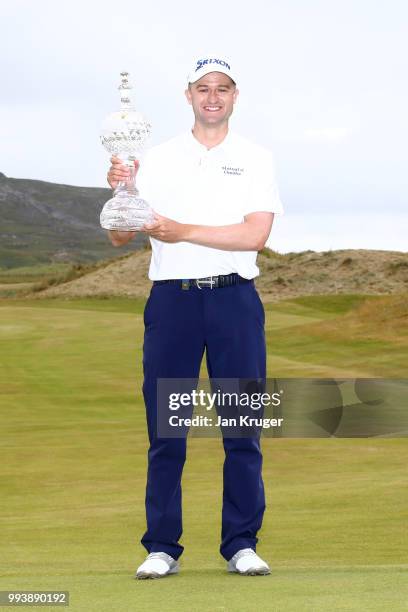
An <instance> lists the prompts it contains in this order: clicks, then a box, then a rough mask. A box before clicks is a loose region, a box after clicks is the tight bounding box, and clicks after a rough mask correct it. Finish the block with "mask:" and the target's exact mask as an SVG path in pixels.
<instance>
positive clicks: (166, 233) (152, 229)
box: [141, 212, 188, 242]
mask: <svg viewBox="0 0 408 612" xmlns="http://www.w3.org/2000/svg"><path fill="white" fill-rule="evenodd" d="M187 227H188V226H187V225H186V224H185V223H178V222H177V221H173V219H168V218H167V217H162V216H161V215H159V214H158V213H156V212H155V213H154V220H153V222H152V223H149V224H146V225H144V226H143V227H142V229H141V231H142V232H145V233H146V234H148V235H149V236H152V238H156V239H157V240H161V241H162V242H181V241H182V240H184V239H185V234H186V228H187Z"/></svg>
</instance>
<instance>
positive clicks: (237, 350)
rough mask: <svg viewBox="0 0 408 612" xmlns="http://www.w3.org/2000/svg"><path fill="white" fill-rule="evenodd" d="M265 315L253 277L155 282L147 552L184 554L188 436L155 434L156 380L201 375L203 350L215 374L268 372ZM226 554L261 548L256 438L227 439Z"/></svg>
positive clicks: (146, 359)
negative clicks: (192, 283) (209, 282)
mask: <svg viewBox="0 0 408 612" xmlns="http://www.w3.org/2000/svg"><path fill="white" fill-rule="evenodd" d="M264 322H265V314H264V309H263V306H262V303H261V300H260V298H259V296H258V293H257V291H256V289H255V286H254V283H253V281H250V282H248V283H245V284H239V285H233V286H230V287H223V288H217V289H210V288H209V287H203V288H202V289H199V288H197V287H190V289H188V290H182V289H181V286H180V285H178V284H172V283H167V284H160V285H153V287H152V290H151V293H150V296H149V298H148V301H147V303H146V307H145V311H144V323H145V335H144V346H143V371H144V383H143V394H144V399H145V405H146V417H147V427H148V433H149V441H150V447H149V451H148V473H147V486H146V518H147V530H146V533H145V534H144V535H143V538H142V540H141V542H142V544H143V545H144V547H145V548H146V549H147V551H148V552H149V553H150V552H160V551H163V552H166V553H167V554H169V555H171V556H172V557H173V558H174V559H177V558H178V557H179V556H180V555H181V553H182V552H183V546H181V545H180V544H179V539H180V537H181V534H182V509H181V476H182V471H183V466H184V462H185V459H186V438H159V437H158V436H157V422H156V421H157V413H156V404H157V379H158V378H198V376H199V372H200V365H201V361H202V358H203V355H204V352H205V353H206V360H207V369H208V374H209V376H210V378H211V377H214V378H258V379H259V378H261V379H263V378H265V377H266V348H265V333H264ZM223 445H224V451H225V461H224V468H223V485H224V490H223V508H222V531H221V547H220V552H221V554H222V556H223V557H224V558H225V559H226V560H229V559H230V558H231V557H232V556H233V555H234V554H235V553H236V552H237V551H238V550H240V549H242V548H253V549H256V543H257V541H258V539H257V537H256V534H257V531H258V530H259V529H260V527H261V524H262V518H263V514H264V511H265V495H264V485H263V481H262V474H261V471H262V454H261V450H260V441H259V438H257V437H254V438H226V437H225V436H224V437H223Z"/></svg>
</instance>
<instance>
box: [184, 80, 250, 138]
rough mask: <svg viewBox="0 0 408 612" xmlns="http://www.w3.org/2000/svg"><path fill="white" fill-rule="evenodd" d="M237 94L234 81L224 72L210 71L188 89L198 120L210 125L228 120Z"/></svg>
mask: <svg viewBox="0 0 408 612" xmlns="http://www.w3.org/2000/svg"><path fill="white" fill-rule="evenodd" d="M237 96H238V90H237V88H236V87H235V85H234V82H233V81H232V79H230V77H229V76H227V75H226V74H223V73H222V72H210V73H209V74H206V75H205V76H203V77H201V79H199V80H198V81H196V82H195V83H191V85H190V87H189V88H188V89H187V90H186V97H187V100H188V102H189V104H191V106H192V107H193V111H194V115H195V118H196V121H197V122H199V123H201V124H202V125H204V126H208V127H209V126H216V125H221V124H222V123H226V122H228V119H229V118H230V116H231V114H232V111H233V109H234V103H235V101H236V99H237Z"/></svg>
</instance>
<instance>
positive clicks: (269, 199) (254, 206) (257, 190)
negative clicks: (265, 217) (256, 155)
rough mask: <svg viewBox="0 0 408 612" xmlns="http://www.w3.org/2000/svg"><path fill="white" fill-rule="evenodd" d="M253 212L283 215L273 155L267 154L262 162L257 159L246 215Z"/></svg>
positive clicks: (246, 205)
mask: <svg viewBox="0 0 408 612" xmlns="http://www.w3.org/2000/svg"><path fill="white" fill-rule="evenodd" d="M253 212H273V213H275V214H278V215H283V206H282V202H281V200H280V196H279V190H278V185H277V182H276V174H275V164H274V161H273V156H272V155H267V156H265V159H263V160H262V162H260V161H259V160H257V165H256V168H255V169H254V171H253V176H252V180H251V182H250V188H249V194H248V201H247V202H246V203H245V207H244V215H248V214H249V213H253Z"/></svg>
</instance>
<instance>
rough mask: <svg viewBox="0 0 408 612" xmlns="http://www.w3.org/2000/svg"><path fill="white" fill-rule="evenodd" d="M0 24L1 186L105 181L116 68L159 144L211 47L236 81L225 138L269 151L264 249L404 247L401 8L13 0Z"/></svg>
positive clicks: (267, 0)
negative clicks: (271, 179) (268, 232)
mask: <svg viewBox="0 0 408 612" xmlns="http://www.w3.org/2000/svg"><path fill="white" fill-rule="evenodd" d="M1 21H2V23H3V27H2V37H1V40H0V51H1V53H0V67H1V119H0V124H1V152H0V171H1V172H4V174H6V175H7V176H13V177H21V178H33V179H41V180H46V181H52V182H58V183H66V184H71V185H84V186H105V185H106V183H105V177H106V171H107V168H108V165H109V164H108V157H109V156H108V154H107V153H106V152H105V150H104V149H103V148H102V146H101V144H100V141H99V130H100V125H101V123H102V120H103V118H104V117H105V116H106V115H107V114H108V113H109V112H111V111H113V110H116V109H117V108H118V106H119V97H118V91H117V86H118V83H119V73H120V71H121V70H123V69H126V70H128V71H129V72H130V74H131V78H132V81H133V84H134V92H135V102H136V106H137V109H138V110H141V111H142V112H143V113H144V114H145V115H146V116H148V118H149V119H150V120H151V123H152V124H153V130H154V133H153V144H155V143H159V142H161V141H163V140H165V139H167V138H169V137H171V136H173V135H175V134H177V133H179V132H180V131H182V130H186V129H189V128H190V127H191V125H192V115H191V108H190V107H189V106H188V105H187V103H186V102H185V99H184V95H183V91H184V88H185V77H186V75H187V73H188V71H189V69H190V65H191V63H192V62H193V61H194V59H195V58H196V57H198V56H200V55H203V54H204V55H206V54H207V53H209V52H210V53H214V54H216V55H218V56H225V57H227V58H229V59H230V63H231V64H232V65H233V67H234V70H235V71H236V72H237V73H238V74H239V83H238V84H239V88H240V97H239V101H238V103H237V105H236V108H235V112H234V117H233V121H232V127H233V128H234V129H235V130H236V131H237V132H240V133H242V134H243V135H244V136H246V137H248V138H250V139H252V140H254V141H257V142H259V143H261V144H263V145H265V146H267V147H269V148H270V149H272V151H273V152H274V155H275V160H276V166H277V174H278V180H279V187H280V193H281V199H282V202H283V204H284V207H285V215H284V216H283V217H282V218H279V219H278V220H277V223H276V226H275V227H274V230H273V234H272V237H271V240H272V242H271V246H272V247H273V248H276V249H278V250H280V251H294V250H302V249H306V248H310V249H314V250H326V249H331V248H333V249H334V248H351V247H352V248H379V249H394V250H404V251H406V250H407V239H406V235H407V229H408V223H407V216H406V210H407V204H408V197H407V196H408V171H407V157H408V156H407V141H408V119H407V113H408V81H407V73H408V66H407V63H408V25H407V24H408V3H407V2H405V1H403V0H401V1H396V0H389V1H388V2H387V3H385V2H373V1H372V0H371V1H369V0H367V1H366V0H252V1H251V2H241V3H239V2H237V1H235V2H233V1H227V2H225V1H224V2H218V3H209V2H199V3H192V2H191V1H188V0H185V1H183V0H173V1H172V2H168V1H167V2H166V1H165V0H159V1H154V0H151V1H150V2H149V3H148V2H137V0H132V1H129V0H121V1H120V2H106V1H105V0H100V1H99V2H92V1H86V0H82V1H78V0H70V1H66V0H53V1H48V0H33V1H30V0H13V1H12V2H4V1H3V2H1ZM0 224H1V220H0Z"/></svg>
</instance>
